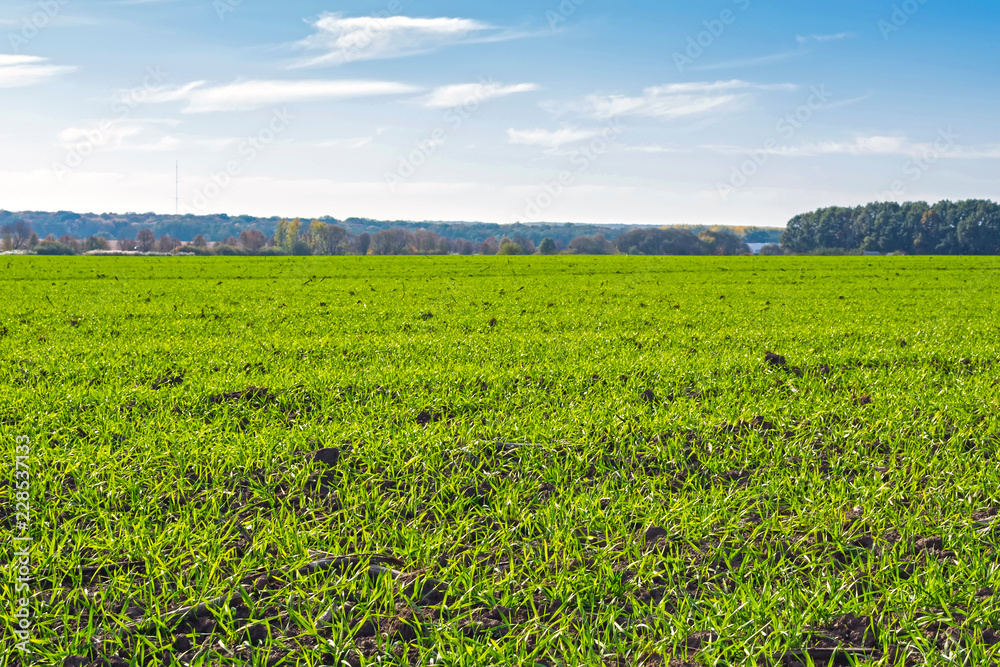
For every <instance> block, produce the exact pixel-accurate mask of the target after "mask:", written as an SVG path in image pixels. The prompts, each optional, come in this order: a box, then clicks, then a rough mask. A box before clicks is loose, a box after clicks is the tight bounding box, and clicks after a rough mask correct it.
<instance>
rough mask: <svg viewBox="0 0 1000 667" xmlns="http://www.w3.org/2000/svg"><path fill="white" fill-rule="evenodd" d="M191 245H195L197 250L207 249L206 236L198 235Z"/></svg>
mask: <svg viewBox="0 0 1000 667" xmlns="http://www.w3.org/2000/svg"><path fill="white" fill-rule="evenodd" d="M191 245H193V246H194V247H195V248H207V247H208V241H206V240H205V237H204V236H202V235H201V234H198V235H197V236H196V237H194V241H192V242H191Z"/></svg>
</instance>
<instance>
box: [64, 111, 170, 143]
mask: <svg viewBox="0 0 1000 667" xmlns="http://www.w3.org/2000/svg"><path fill="white" fill-rule="evenodd" d="M178 125H180V121H178V120H175V119H157V118H147V119H141V120H131V119H116V120H113V121H105V122H102V123H97V122H93V123H88V124H86V125H83V126H79V127H68V128H66V129H65V130H63V131H62V132H60V133H59V135H58V136H57V140H58V143H59V144H60V145H61V146H62V147H63V148H66V149H72V148H73V147H74V146H77V145H79V144H80V143H87V144H89V145H90V146H92V147H94V148H101V149H103V150H131V151H166V150H174V149H175V148H177V147H178V146H179V145H180V140H178V139H177V138H175V137H173V136H170V135H164V134H162V132H159V131H157V130H158V128H163V127H177V126H178Z"/></svg>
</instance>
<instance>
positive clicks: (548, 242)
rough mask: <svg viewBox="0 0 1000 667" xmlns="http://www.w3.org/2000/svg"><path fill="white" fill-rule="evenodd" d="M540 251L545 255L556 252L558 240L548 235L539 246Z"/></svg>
mask: <svg viewBox="0 0 1000 667" xmlns="http://www.w3.org/2000/svg"><path fill="white" fill-rule="evenodd" d="M538 252H540V253H542V254H543V255H554V254H556V252H557V250H556V242H555V241H553V240H552V239H551V238H549V237H548V236H546V237H545V238H544V239H542V243H541V244H540V245H539V246H538Z"/></svg>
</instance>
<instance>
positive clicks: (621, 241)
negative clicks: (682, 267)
mask: <svg viewBox="0 0 1000 667" xmlns="http://www.w3.org/2000/svg"><path fill="white" fill-rule="evenodd" d="M615 245H617V246H618V250H619V251H620V252H624V253H627V254H629V255H702V254H704V253H705V247H704V244H702V243H701V241H699V240H698V237H697V236H695V235H694V234H692V233H691V231H690V230H688V229H680V228H677V227H668V228H665V229H663V228H659V227H640V228H638V229H633V230H631V231H628V232H626V233H624V234H622V235H620V236H619V237H618V238H617V239H615Z"/></svg>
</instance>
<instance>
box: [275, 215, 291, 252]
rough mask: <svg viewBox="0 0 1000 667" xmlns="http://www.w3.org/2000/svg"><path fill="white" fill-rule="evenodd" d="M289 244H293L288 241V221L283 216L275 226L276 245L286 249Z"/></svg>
mask: <svg viewBox="0 0 1000 667" xmlns="http://www.w3.org/2000/svg"><path fill="white" fill-rule="evenodd" d="M289 245H291V244H290V242H289V241H288V221H287V220H285V219H284V218H282V219H281V220H280V221H279V222H278V226H277V227H275V228H274V247H275V248H280V249H281V250H284V249H285V248H286V247H288V246H289Z"/></svg>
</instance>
